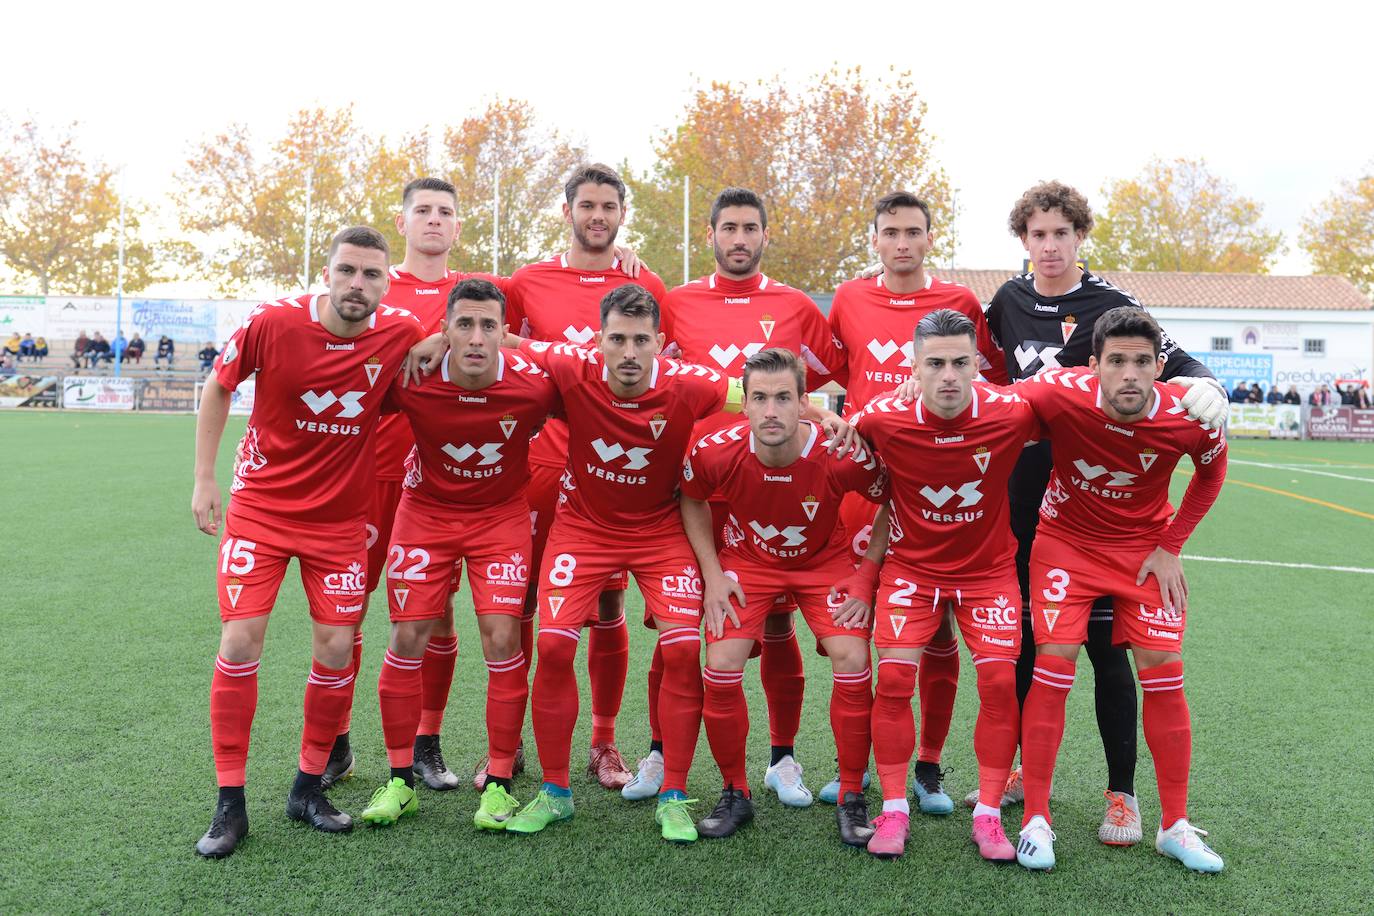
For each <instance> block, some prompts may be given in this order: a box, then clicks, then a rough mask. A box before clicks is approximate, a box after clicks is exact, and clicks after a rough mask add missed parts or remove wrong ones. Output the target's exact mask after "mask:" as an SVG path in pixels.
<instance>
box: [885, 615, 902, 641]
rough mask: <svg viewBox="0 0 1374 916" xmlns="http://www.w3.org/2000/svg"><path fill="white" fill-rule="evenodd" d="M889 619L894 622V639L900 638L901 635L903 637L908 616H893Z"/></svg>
mask: <svg viewBox="0 0 1374 916" xmlns="http://www.w3.org/2000/svg"><path fill="white" fill-rule="evenodd" d="M888 619H889V620H891V621H892V635H893V637H894V638H900V637H901V635H902V627H904V626H906V615H905V614H893V615H892V616H891V617H889V618H888Z"/></svg>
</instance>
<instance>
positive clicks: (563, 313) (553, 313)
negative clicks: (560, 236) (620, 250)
mask: <svg viewBox="0 0 1374 916" xmlns="http://www.w3.org/2000/svg"><path fill="white" fill-rule="evenodd" d="M626 283H638V284H639V285H640V286H642V287H644V288H645V289H647V290H648V291H649V294H650V295H652V296H653V297H654V299H655V300H657V302H658V306H659V311H660V312H661V313H662V315H661V318H660V322H659V323H660V327H659V330H660V331H662V332H663V333H664V334H667V335H669V339H671V337H672V331H671V328H672V321H671V320H670V317H669V313H668V310H667V308H666V307H665V306H664V302H665V301H666V300H667V298H668V291H667V289H665V288H664V286H663V281H662V280H660V279H659V278H658V274H656V273H654V272H653V271H651V270H647V269H645V270H641V271H640V272H639V276H638V277H637V278H635V277H631V276H629V275H628V274H626V273H623V272H622V271H621V269H620V259H619V258H617V259H616V261H615V263H614V264H612V265H611V269H610V270H578V269H577V268H575V267H570V266H569V265H568V256H567V255H566V254H562V255H559V256H558V257H556V258H550V259H549V260H547V261H539V262H538V263H535V264H527V265H525V266H524V267H522V268H520V269H519V270H517V271H516V272H515V273H514V274H513V275H512V276H511V278H510V281H509V284H508V286H507V289H506V296H507V298H508V301H507V303H506V322H507V323H508V324H509V325H510V329H511V330H512V331H514V332H515V333H516V334H518V335H520V336H521V337H527V338H530V339H531V340H546V341H550V342H552V343H564V342H566V343H570V344H574V345H576V346H579V347H584V346H587V347H589V346H594V344H593V342H592V337H593V336H594V335H595V334H596V330H597V328H599V327H601V300H602V298H603V297H604V296H605V295H606V293H608V292H610V291H611V290H613V289H615V288H616V287H617V286H622V285H624V284H626ZM567 460H568V427H567V426H566V425H565V424H564V423H563V422H562V421H561V420H550V421H549V422H548V423H547V424H546V425H545V426H544V429H543V430H542V431H541V432H540V433H539V437H538V438H537V439H535V440H534V444H533V446H531V448H530V462H531V463H533V464H543V465H548V466H550V467H557V468H561V467H563V466H564V465H565V464H566V463H567Z"/></svg>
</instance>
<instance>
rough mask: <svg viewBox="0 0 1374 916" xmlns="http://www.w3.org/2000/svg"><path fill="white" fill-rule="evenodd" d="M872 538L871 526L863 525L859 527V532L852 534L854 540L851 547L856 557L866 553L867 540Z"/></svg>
mask: <svg viewBox="0 0 1374 916" xmlns="http://www.w3.org/2000/svg"><path fill="white" fill-rule="evenodd" d="M872 539H873V526H872V525H864V526H863V527H862V528H860V529H859V533H858V534H856V535H854V542H853V544H852V545H851V548H852V549H853V551H854V555H855V556H856V557H861V556H863V555H864V554H866V553H868V545H869V542H870V541H871V540H872Z"/></svg>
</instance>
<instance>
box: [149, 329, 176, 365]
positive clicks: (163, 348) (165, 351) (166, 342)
mask: <svg viewBox="0 0 1374 916" xmlns="http://www.w3.org/2000/svg"><path fill="white" fill-rule="evenodd" d="M175 356H176V345H175V344H174V343H172V338H170V337H168V336H167V335H166V334H163V335H162V338H161V339H160V340H159V341H158V342H157V355H156V356H154V357H153V363H154V364H155V365H156V367H157V368H159V369H161V368H162V361H163V360H164V359H165V360H167V368H168V369H170V368H172V360H173V358H174V357H175Z"/></svg>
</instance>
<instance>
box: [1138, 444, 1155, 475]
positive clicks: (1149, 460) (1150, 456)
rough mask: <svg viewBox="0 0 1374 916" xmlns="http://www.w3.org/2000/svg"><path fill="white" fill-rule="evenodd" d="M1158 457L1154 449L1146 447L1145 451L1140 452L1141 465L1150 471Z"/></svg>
mask: <svg viewBox="0 0 1374 916" xmlns="http://www.w3.org/2000/svg"><path fill="white" fill-rule="evenodd" d="M1158 457H1159V456H1158V455H1157V454H1155V450H1154V449H1152V448H1147V449H1145V451H1143V452H1141V453H1140V466H1141V467H1142V468H1144V469H1145V470H1147V471H1148V470H1149V469H1150V468H1151V467H1153V466H1154V463H1155V459H1156V458H1158Z"/></svg>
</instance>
